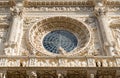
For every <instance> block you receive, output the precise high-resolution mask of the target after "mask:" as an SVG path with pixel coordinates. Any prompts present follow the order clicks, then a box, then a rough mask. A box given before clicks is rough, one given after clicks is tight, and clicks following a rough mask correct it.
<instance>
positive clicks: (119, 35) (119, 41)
mask: <svg viewBox="0 0 120 78" xmlns="http://www.w3.org/2000/svg"><path fill="white" fill-rule="evenodd" d="M114 36H115V39H116V41H117V42H116V43H117V47H118V48H120V29H119V28H115V29H114Z"/></svg>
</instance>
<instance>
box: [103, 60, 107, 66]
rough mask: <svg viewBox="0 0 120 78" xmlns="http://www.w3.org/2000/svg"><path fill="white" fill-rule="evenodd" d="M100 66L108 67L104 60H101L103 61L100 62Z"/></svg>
mask: <svg viewBox="0 0 120 78" xmlns="http://www.w3.org/2000/svg"><path fill="white" fill-rule="evenodd" d="M102 66H103V67H108V63H107V60H106V59H103V60H102Z"/></svg>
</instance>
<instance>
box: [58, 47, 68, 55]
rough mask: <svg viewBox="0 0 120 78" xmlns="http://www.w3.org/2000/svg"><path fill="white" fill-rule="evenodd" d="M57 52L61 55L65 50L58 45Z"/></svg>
mask: <svg viewBox="0 0 120 78" xmlns="http://www.w3.org/2000/svg"><path fill="white" fill-rule="evenodd" d="M58 52H59V54H61V55H65V54H66V53H67V52H66V51H65V50H64V48H62V47H59V48H58Z"/></svg>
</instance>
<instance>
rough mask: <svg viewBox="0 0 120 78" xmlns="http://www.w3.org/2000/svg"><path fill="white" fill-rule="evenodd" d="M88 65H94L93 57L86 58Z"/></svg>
mask: <svg viewBox="0 0 120 78" xmlns="http://www.w3.org/2000/svg"><path fill="white" fill-rule="evenodd" d="M88 65H89V66H90V67H96V64H95V59H92V58H89V59H88Z"/></svg>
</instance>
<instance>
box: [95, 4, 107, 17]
mask: <svg viewBox="0 0 120 78" xmlns="http://www.w3.org/2000/svg"><path fill="white" fill-rule="evenodd" d="M94 14H95V16H96V17H99V16H105V15H106V14H107V8H106V7H105V6H104V5H103V4H102V3H98V4H97V5H96V6H95V8H94Z"/></svg>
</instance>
